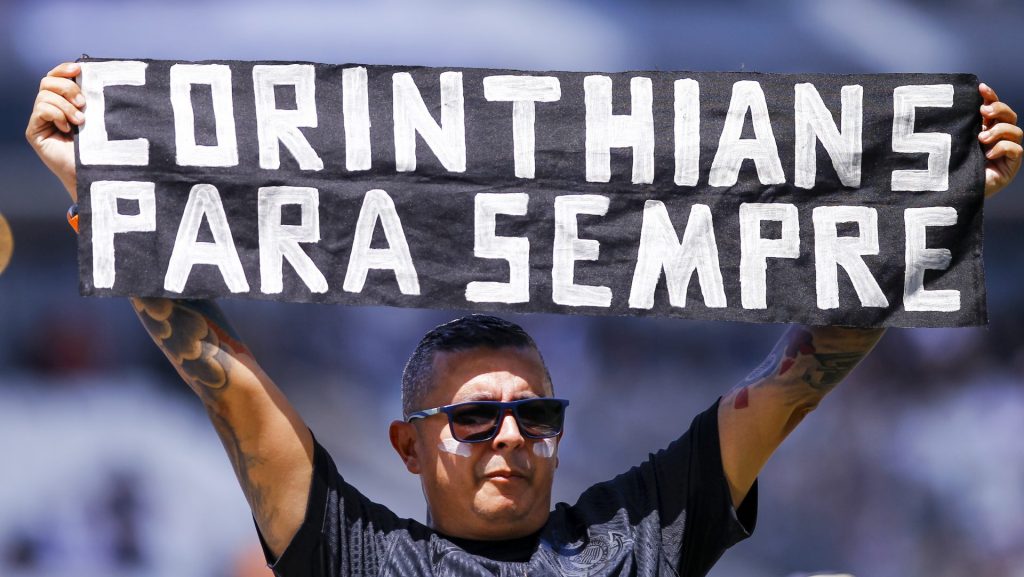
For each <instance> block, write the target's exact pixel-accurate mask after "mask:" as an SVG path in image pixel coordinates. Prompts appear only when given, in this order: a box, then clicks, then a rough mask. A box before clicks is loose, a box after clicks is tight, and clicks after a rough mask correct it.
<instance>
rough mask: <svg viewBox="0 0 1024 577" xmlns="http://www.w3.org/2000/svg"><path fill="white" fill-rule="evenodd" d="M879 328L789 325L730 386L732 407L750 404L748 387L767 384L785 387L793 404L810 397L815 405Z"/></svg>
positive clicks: (872, 341) (866, 347)
mask: <svg viewBox="0 0 1024 577" xmlns="http://www.w3.org/2000/svg"><path fill="white" fill-rule="evenodd" d="M883 332H884V331H883V329H851V328H840V327H814V328H808V327H793V328H791V329H790V330H788V331H787V332H786V334H785V335H783V337H782V338H781V339H780V340H779V342H778V344H776V345H775V348H774V349H772V351H771V353H769V354H768V357H767V358H766V359H765V360H764V361H763V362H762V363H761V364H760V365H758V367H757V368H756V369H754V371H753V372H751V373H750V374H749V375H748V376H747V377H746V378H745V379H743V380H742V381H741V382H740V383H739V384H738V385H737V386H736V388H734V389H733V391H732V392H733V393H734V396H733V399H732V401H733V408H734V409H744V408H746V407H748V406H749V405H750V389H751V388H755V387H768V386H772V387H786V388H788V389H789V390H788V391H786V392H787V393H788V394H787V395H786V398H787V399H791V400H792V401H793V403H794V404H795V405H801V406H802V405H807V404H809V403H811V402H812V401H813V404H814V405H816V404H817V401H819V400H820V399H821V397H823V396H824V395H825V394H826V393H828V392H829V391H831V390H832V389H833V388H834V387H835V386H836V385H837V384H838V383H839V382H840V381H841V380H843V378H844V377H846V375H847V374H849V372H850V371H852V370H853V368H854V367H855V366H857V363H859V362H860V361H861V359H863V358H864V357H865V356H866V355H867V354H868V353H869V352H870V351H871V349H872V348H873V347H874V345H875V343H876V342H878V339H879V338H881V336H882V333H883ZM795 371H799V373H798V372H795ZM811 408H813V406H811ZM809 410H810V408H808V409H806V411H809ZM806 411H805V412H806Z"/></svg>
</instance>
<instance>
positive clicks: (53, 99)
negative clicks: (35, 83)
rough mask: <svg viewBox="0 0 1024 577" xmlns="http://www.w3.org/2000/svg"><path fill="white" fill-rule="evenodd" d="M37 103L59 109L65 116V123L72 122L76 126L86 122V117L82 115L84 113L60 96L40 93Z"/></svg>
mask: <svg viewBox="0 0 1024 577" xmlns="http://www.w3.org/2000/svg"><path fill="white" fill-rule="evenodd" d="M36 102H46V103H49V104H51V105H53V106H55V107H57V109H59V110H60V111H61V112H62V113H63V114H64V116H65V121H70V122H72V123H74V124H82V123H83V122H85V115H84V114H82V111H81V110H79V109H77V108H75V105H74V104H71V103H70V102H68V101H67V99H66V98H64V97H63V96H60V95H59V94H54V93H53V92H48V91H43V92H40V93H39V96H37V97H36Z"/></svg>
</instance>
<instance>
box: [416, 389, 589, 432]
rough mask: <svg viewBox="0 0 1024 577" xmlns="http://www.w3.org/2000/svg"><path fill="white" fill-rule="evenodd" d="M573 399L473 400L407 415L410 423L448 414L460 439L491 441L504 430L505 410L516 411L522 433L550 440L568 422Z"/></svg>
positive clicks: (452, 426)
mask: <svg viewBox="0 0 1024 577" xmlns="http://www.w3.org/2000/svg"><path fill="white" fill-rule="evenodd" d="M568 405H569V401H567V400H565V399H552V398H548V397H539V398H534V399H521V400H519V401H511V402H508V403H503V402H500V401H470V402H467V403H456V404H454V405H445V406H443V407H435V408H433V409H425V410H423V411H416V412H415V413H412V414H411V415H409V416H408V417H406V418H405V420H406V422H412V421H413V420H415V419H425V418H427V417H429V416H431V415H436V414H438V413H444V414H446V415H448V428H449V429H450V430H451V432H452V437H454V438H455V440H456V441H460V442H463V443H483V442H484V441H490V440H491V439H493V438H494V437H495V436H497V434H498V430H500V429H501V421H502V419H503V418H504V416H505V413H507V412H509V411H512V416H513V417H515V419H516V425H517V426H518V427H519V432H520V433H522V435H523V436H524V437H527V438H530V439H547V438H550V437H556V436H558V434H559V433H561V432H562V423H563V422H564V421H565V407H567V406H568Z"/></svg>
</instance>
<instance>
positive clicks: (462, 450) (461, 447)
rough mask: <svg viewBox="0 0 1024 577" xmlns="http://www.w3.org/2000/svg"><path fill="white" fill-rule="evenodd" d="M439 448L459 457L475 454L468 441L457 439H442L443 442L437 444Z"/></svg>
mask: <svg viewBox="0 0 1024 577" xmlns="http://www.w3.org/2000/svg"><path fill="white" fill-rule="evenodd" d="M437 448H438V449H439V450H441V451H442V452H445V453H449V454H451V455H457V456H459V457H469V456H470V455H471V454H473V451H472V449H470V447H469V444H468V443H463V442H460V441H456V440H455V439H441V442H440V443H438V444H437Z"/></svg>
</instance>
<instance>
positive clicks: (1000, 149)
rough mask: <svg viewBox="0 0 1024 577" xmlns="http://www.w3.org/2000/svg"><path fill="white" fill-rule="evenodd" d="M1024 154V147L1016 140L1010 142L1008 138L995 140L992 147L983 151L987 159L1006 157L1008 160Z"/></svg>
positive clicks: (1015, 159)
mask: <svg viewBox="0 0 1024 577" xmlns="http://www.w3.org/2000/svg"><path fill="white" fill-rule="evenodd" d="M1022 154H1024V148H1021V145H1019V144H1017V143H1016V142H1010V141H1009V140H1001V141H999V142H997V143H996V144H995V145H994V146H993V147H992V148H990V149H989V150H988V152H986V153H985V158H987V159H989V160H996V159H997V158H1003V157H1006V158H1008V159H1010V160H1013V161H1017V160H1020V157H1021V155H1022Z"/></svg>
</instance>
